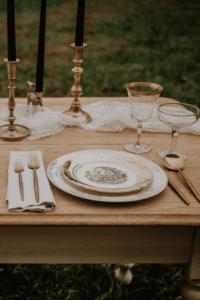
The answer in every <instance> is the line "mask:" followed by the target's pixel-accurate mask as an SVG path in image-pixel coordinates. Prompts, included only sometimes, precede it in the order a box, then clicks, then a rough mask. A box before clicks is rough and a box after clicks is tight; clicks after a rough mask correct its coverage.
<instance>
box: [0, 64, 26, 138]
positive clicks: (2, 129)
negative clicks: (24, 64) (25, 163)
mask: <svg viewBox="0 0 200 300" xmlns="http://www.w3.org/2000/svg"><path fill="white" fill-rule="evenodd" d="M4 61H5V62H6V63H7V69H8V79H9V81H10V86H9V87H8V88H9V100H8V108H9V110H10V116H9V117H8V122H9V125H3V126H0V138H1V139H2V140H4V141H20V140H23V139H25V138H27V137H28V136H29V135H30V130H29V129H28V128H27V127H25V126H22V125H18V124H14V121H15V117H14V114H13V111H14V108H15V99H14V88H15V86H14V80H15V78H16V64H17V63H18V62H19V61H20V60H19V59H17V60H16V61H8V59H4Z"/></svg>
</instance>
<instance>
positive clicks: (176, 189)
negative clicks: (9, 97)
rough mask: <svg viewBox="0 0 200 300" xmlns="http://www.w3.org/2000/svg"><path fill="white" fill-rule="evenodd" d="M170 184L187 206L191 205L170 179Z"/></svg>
mask: <svg viewBox="0 0 200 300" xmlns="http://www.w3.org/2000/svg"><path fill="white" fill-rule="evenodd" d="M168 184H169V186H170V187H171V188H172V189H173V190H174V191H175V193H176V194H177V195H178V196H179V197H180V198H181V199H182V200H183V201H184V202H185V204H187V205H189V204H190V202H189V201H188V199H187V198H186V197H185V195H184V194H183V193H182V192H181V191H180V190H179V188H177V186H175V184H174V183H173V182H172V181H171V180H170V179H169V178H168Z"/></svg>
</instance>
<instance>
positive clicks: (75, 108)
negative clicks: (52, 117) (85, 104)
mask: <svg viewBox="0 0 200 300" xmlns="http://www.w3.org/2000/svg"><path fill="white" fill-rule="evenodd" d="M71 46H72V47H73V48H74V53H75V54H74V56H75V58H74V59H73V62H74V63H75V64H76V66H75V67H74V68H73V69H72V72H73V73H74V85H73V86H72V88H71V90H70V94H71V95H72V96H73V97H74V100H73V102H72V104H71V107H70V109H69V110H66V111H64V112H63V113H65V114H67V115H70V116H71V117H73V118H76V119H78V120H80V121H82V122H84V123H90V122H92V118H91V117H90V115H89V114H88V113H87V112H85V111H82V109H81V103H80V101H79V96H81V95H82V94H83V90H82V87H81V85H80V79H81V73H83V69H82V68H81V67H80V65H81V63H82V62H83V59H82V57H83V48H84V47H86V46H87V44H83V46H75V44H74V43H73V44H71Z"/></svg>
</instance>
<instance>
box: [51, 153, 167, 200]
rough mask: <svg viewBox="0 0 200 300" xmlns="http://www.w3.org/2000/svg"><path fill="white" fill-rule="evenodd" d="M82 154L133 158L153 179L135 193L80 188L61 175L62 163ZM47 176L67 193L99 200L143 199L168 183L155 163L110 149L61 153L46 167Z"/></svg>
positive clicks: (157, 192) (160, 189) (154, 193)
mask: <svg viewBox="0 0 200 300" xmlns="http://www.w3.org/2000/svg"><path fill="white" fill-rule="evenodd" d="M84 154H87V155H88V154H91V155H93V154H95V155H100V154H102V155H105V154H109V155H113V156H121V157H123V158H128V159H134V160H137V161H138V162H141V163H142V164H144V165H146V166H147V167H148V168H149V169H150V170H151V172H152V173H153V181H152V183H151V185H150V187H149V188H148V189H146V190H145V189H144V190H142V191H140V192H139V193H137V194H134V193H128V194H124V193H123V194H118V195H104V194H101V193H99V194H98V193H96V192H93V191H89V190H85V189H84V190H81V189H78V188H76V186H74V185H73V184H70V182H67V181H66V180H64V178H63V176H62V170H63V165H64V163H65V162H66V161H68V160H73V158H75V157H76V156H78V155H84ZM47 176H48V178H49V180H50V181H51V182H52V183H53V184H54V185H55V186H56V187H58V188H59V189H61V190H62V191H64V192H66V193H69V194H71V195H74V196H77V197H80V198H84V199H87V200H94V201H101V202H116V203H117V202H118V203H120V202H131V201H139V200H144V199H147V198H150V197H153V196H155V195H157V194H159V193H161V192H162V191H163V190H164V189H165V188H166V187H167V184H168V177H167V175H166V173H165V172H164V171H163V170H162V169H161V168H160V167H159V166H158V165H157V164H155V163H153V162H152V161H150V160H148V159H145V158H143V157H140V156H137V155H135V154H132V153H126V152H121V151H111V150H86V151H78V152H73V153H69V154H66V155H63V156H61V157H59V158H57V159H55V160H54V161H53V162H52V163H51V164H50V165H49V166H48V169H47Z"/></svg>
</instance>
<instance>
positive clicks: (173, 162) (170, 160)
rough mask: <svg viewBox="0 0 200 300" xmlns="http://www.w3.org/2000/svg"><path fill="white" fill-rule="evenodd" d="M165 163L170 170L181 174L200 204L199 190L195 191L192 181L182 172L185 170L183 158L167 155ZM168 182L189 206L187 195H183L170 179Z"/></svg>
mask: <svg viewBox="0 0 200 300" xmlns="http://www.w3.org/2000/svg"><path fill="white" fill-rule="evenodd" d="M163 163H164V165H165V166H166V167H167V168H168V169H170V170H173V171H178V172H179V174H180V175H181V177H182V178H183V179H184V181H185V182H186V183H187V185H188V187H189V189H190V190H191V192H192V193H193V194H194V196H195V197H196V199H197V200H198V201H199V202H200V195H199V194H198V192H197V190H196V189H195V187H194V186H193V184H192V183H191V182H190V180H189V179H188V178H187V176H186V175H185V174H184V173H183V172H181V169H183V168H184V160H183V158H182V157H180V156H178V155H176V154H167V155H166V156H165V157H164V159H163ZM168 182H169V185H170V186H171V188H172V189H173V190H174V191H175V192H176V193H177V194H178V195H179V196H180V198H181V199H182V200H183V201H184V202H185V203H186V204H187V205H189V204H190V202H189V201H188V200H187V198H186V197H185V195H183V193H182V192H181V191H180V190H179V189H178V188H177V187H176V186H175V184H174V183H173V182H172V181H171V180H170V179H168Z"/></svg>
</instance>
